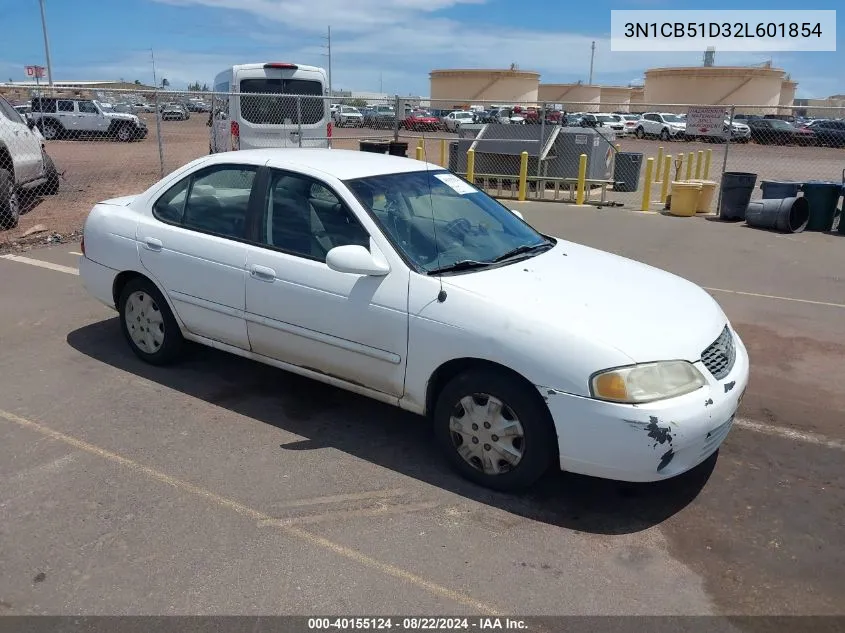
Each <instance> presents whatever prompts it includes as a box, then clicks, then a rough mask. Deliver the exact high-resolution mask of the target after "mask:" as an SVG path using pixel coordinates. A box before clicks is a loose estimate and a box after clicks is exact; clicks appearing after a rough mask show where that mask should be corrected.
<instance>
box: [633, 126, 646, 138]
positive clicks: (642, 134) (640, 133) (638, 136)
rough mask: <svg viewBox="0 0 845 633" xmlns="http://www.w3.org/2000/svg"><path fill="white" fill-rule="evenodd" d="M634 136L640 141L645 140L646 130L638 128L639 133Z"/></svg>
mask: <svg viewBox="0 0 845 633" xmlns="http://www.w3.org/2000/svg"><path fill="white" fill-rule="evenodd" d="M634 136H636V137H637V138H638V139H640V140H643V139H644V138H645V130H644V129H643V128H641V127H638V128H637V131H636V132H634Z"/></svg>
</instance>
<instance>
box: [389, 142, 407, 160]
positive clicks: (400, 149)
mask: <svg viewBox="0 0 845 633" xmlns="http://www.w3.org/2000/svg"><path fill="white" fill-rule="evenodd" d="M388 154H390V155H391V156H404V157H405V158H407V157H408V144H407V143H403V142H402V141H390V148H389V151H388Z"/></svg>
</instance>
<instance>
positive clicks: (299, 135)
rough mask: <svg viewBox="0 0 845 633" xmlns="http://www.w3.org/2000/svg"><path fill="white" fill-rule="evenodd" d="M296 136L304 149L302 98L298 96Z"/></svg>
mask: <svg viewBox="0 0 845 633" xmlns="http://www.w3.org/2000/svg"><path fill="white" fill-rule="evenodd" d="M296 136H297V138H298V139H299V146H300V147H302V97H300V96H299V95H296Z"/></svg>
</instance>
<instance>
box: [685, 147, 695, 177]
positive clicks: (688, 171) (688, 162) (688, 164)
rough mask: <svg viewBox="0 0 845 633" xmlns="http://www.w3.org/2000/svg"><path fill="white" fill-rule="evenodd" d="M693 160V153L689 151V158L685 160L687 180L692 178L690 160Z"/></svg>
mask: <svg viewBox="0 0 845 633" xmlns="http://www.w3.org/2000/svg"><path fill="white" fill-rule="evenodd" d="M694 160H695V153H694V152H690V153H689V159H688V160H687V177H686V179H687V180H692V161H694Z"/></svg>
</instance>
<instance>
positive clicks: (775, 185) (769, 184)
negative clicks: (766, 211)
mask: <svg viewBox="0 0 845 633" xmlns="http://www.w3.org/2000/svg"><path fill="white" fill-rule="evenodd" d="M802 184H803V183H800V182H790V181H785V180H764V181H763V182H761V183H760V189H762V190H763V198H766V199H768V198H795V197H796V196H798V192H799V191H801V185H802Z"/></svg>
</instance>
